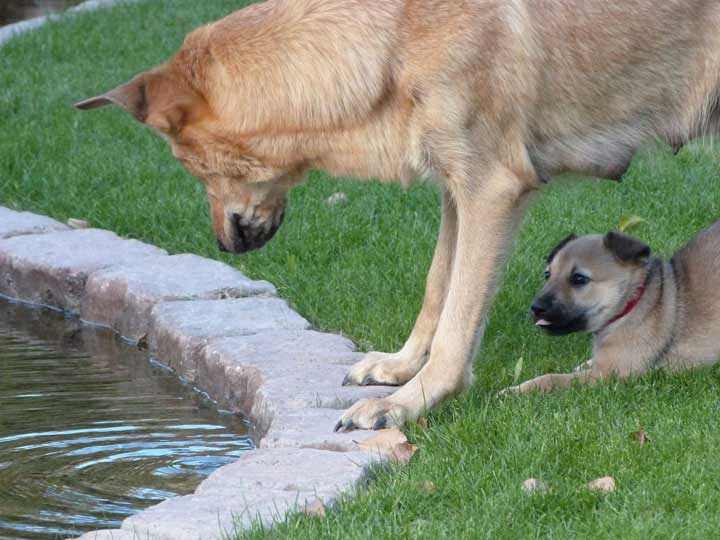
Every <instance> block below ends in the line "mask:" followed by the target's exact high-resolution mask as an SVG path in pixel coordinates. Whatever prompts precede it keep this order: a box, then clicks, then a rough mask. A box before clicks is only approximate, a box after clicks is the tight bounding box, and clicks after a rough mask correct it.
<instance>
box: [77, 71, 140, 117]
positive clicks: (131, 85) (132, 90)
mask: <svg viewBox="0 0 720 540" xmlns="http://www.w3.org/2000/svg"><path fill="white" fill-rule="evenodd" d="M148 79H149V77H148V76H147V75H146V74H145V73H143V74H141V75H138V76H137V77H135V78H134V79H132V80H131V81H129V82H127V83H125V84H122V85H120V86H118V87H117V88H115V89H114V90H110V91H109V92H106V93H105V94H102V95H99V96H95V97H91V98H89V99H86V100H83V101H81V102H80V103H76V104H75V108H76V109H81V110H88V109H97V108H98V107H105V106H107V105H119V106H120V107H122V108H123V109H125V110H126V111H127V112H129V113H130V114H131V115H133V116H134V117H135V118H136V119H137V120H138V121H139V122H144V121H145V118H146V117H147V112H148V102H147V86H148V83H149V80H148Z"/></svg>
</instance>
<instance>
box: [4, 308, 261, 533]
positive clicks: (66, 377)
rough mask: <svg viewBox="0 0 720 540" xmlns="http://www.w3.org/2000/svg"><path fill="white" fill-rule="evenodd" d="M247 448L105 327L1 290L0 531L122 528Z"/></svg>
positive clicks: (231, 421) (233, 429) (236, 424)
mask: <svg viewBox="0 0 720 540" xmlns="http://www.w3.org/2000/svg"><path fill="white" fill-rule="evenodd" d="M251 448H252V442H251V440H250V439H249V437H248V436H247V425H246V423H245V422H244V421H243V420H242V419H241V418H239V417H237V416H234V415H230V414H226V413H222V412H219V411H217V410H216V409H215V408H214V406H213V404H212V403H211V402H209V401H208V400H207V399H205V398H204V397H203V396H202V395H201V394H199V393H198V392H196V391H193V389H191V388H189V387H188V386H187V385H185V384H183V383H182V382H181V381H180V380H179V379H178V378H177V377H176V376H175V375H174V374H172V373H171V372H169V371H167V370H166V369H164V368H162V367H160V366H159V365H157V364H154V363H151V362H150V361H149V359H148V357H147V355H146V353H143V352H141V351H139V350H138V349H137V348H136V347H133V346H131V345H129V344H127V343H125V342H123V341H122V340H120V339H119V338H117V337H116V336H115V335H114V334H112V333H111V332H110V331H108V330H101V329H93V328H89V327H87V326H83V325H80V323H79V322H78V321H77V320H75V319H69V318H67V317H64V316H63V315H61V314H58V313H53V312H49V311H47V310H37V309H30V308H28V307H26V306H22V305H18V304H13V303H9V302H6V301H4V300H2V299H0V540H19V539H23V540H26V539H27V540H36V539H48V540H50V539H56V538H69V537H75V536H78V535H80V534H82V533H84V532H87V531H90V530H96V529H107V528H117V527H118V525H119V524H120V522H121V521H122V519H124V518H125V517H126V516H128V515H130V514H132V513H135V512H137V511H139V510H141V509H143V508H146V507H148V506H151V505H153V504H155V503H157V502H159V501H161V500H163V499H166V498H168V497H171V496H174V495H180V494H187V493H191V492H192V491H193V490H194V489H195V487H197V485H198V484H199V483H200V481H201V480H202V479H203V478H204V477H205V476H207V475H208V474H209V473H210V472H212V471H213V470H214V469H216V468H218V467H220V466H222V465H224V464H226V463H229V462H231V461H233V460H235V459H237V457H238V456H239V455H240V454H242V453H243V452H246V451H247V450H249V449H251Z"/></svg>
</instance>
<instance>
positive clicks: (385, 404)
mask: <svg viewBox="0 0 720 540" xmlns="http://www.w3.org/2000/svg"><path fill="white" fill-rule="evenodd" d="M408 419H409V415H408V411H407V409H405V407H403V406H401V405H398V404H397V403H394V402H393V401H392V399H391V398H382V399H376V398H373V399H362V400H360V401H358V402H357V403H355V404H354V405H353V406H352V407H350V408H349V409H348V410H347V411H345V413H344V414H343V415H342V416H341V417H340V420H338V423H337V424H335V431H350V430H353V429H384V428H392V427H401V426H402V425H403V424H405V422H406V421H407V420H408Z"/></svg>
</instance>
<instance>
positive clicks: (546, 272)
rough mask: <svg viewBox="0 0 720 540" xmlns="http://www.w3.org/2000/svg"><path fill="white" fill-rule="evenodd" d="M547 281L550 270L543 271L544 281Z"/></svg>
mask: <svg viewBox="0 0 720 540" xmlns="http://www.w3.org/2000/svg"><path fill="white" fill-rule="evenodd" d="M548 279H550V269H549V268H546V269H545V281H547V280H548Z"/></svg>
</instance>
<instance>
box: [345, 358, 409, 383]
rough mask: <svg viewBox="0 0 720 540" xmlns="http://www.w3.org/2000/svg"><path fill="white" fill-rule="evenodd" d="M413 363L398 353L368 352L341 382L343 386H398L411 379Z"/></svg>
mask: <svg viewBox="0 0 720 540" xmlns="http://www.w3.org/2000/svg"><path fill="white" fill-rule="evenodd" d="M413 364H414V362H413V361H412V360H410V361H406V360H405V359H403V358H402V357H401V356H400V355H399V354H398V353H395V354H390V353H381V352H369V353H367V354H366V355H365V356H364V357H363V359H362V360H360V361H359V362H358V363H357V364H355V365H354V366H353V367H352V368H350V371H348V373H347V375H345V379H344V380H343V386H348V385H358V386H372V385H382V386H399V385H401V384H405V383H406V382H407V381H409V380H410V379H412V377H413V376H414V375H415V373H416V371H417V370H415V369H413V367H412V366H413Z"/></svg>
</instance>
